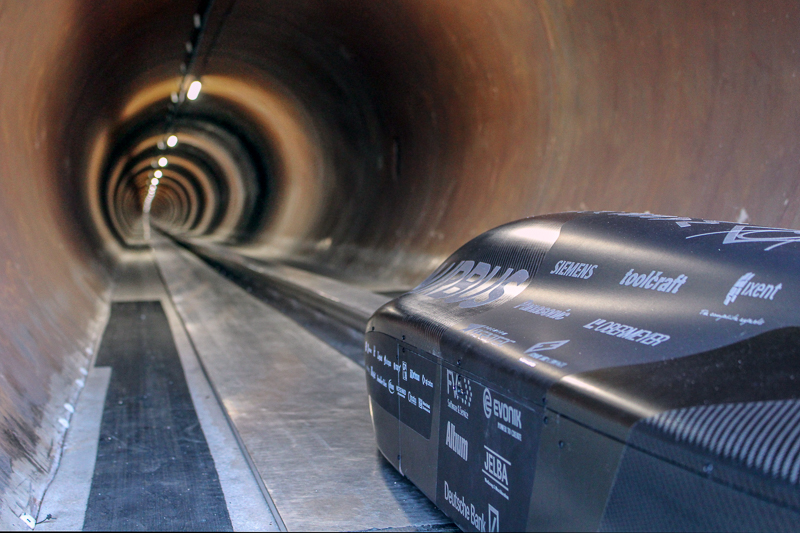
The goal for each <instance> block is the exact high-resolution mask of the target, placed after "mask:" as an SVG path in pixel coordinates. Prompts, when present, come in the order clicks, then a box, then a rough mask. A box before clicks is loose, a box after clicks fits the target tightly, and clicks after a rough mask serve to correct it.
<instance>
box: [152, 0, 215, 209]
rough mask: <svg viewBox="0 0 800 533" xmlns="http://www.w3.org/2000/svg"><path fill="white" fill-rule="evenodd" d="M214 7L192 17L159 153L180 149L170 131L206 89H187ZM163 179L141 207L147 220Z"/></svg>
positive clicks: (196, 83)
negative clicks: (185, 108) (188, 102)
mask: <svg viewBox="0 0 800 533" xmlns="http://www.w3.org/2000/svg"><path fill="white" fill-rule="evenodd" d="M213 5H214V0H201V2H200V3H199V5H198V9H197V12H196V13H195V14H194V15H193V16H192V26H193V27H192V32H191V34H190V36H189V40H187V41H186V43H185V44H184V49H185V52H184V58H183V61H182V62H181V65H180V67H179V70H180V74H181V81H180V85H179V86H178V90H177V91H176V92H173V93H172V94H171V95H170V102H171V104H170V106H169V107H168V109H167V116H166V118H165V120H164V123H165V127H164V129H165V132H166V133H168V134H169V135H168V136H167V138H166V140H161V141H158V148H159V149H160V150H165V149H166V148H175V147H176V146H177V145H178V136H177V135H176V134H175V133H170V131H171V130H172V128H173V125H174V123H175V119H176V118H177V116H178V112H179V110H180V106H181V104H182V103H183V102H184V101H185V100H187V99H188V100H192V101H193V100H197V97H198V96H200V91H201V90H202V87H203V85H202V82H201V81H200V80H198V79H194V80H191V82H190V83H189V84H188V87H187V82H189V80H190V79H191V78H192V74H191V72H192V70H193V67H194V64H195V62H196V60H197V54H198V50H199V48H200V44H201V41H202V38H203V35H204V33H205V26H206V24H205V23H206V21H207V19H208V14H209V13H210V11H211V8H212V7H213ZM157 164H158V166H159V167H161V168H166V166H167V165H168V164H169V160H168V159H167V158H166V157H165V156H162V157H160V158H159V159H158V162H157ZM153 166H154V167H155V166H156V164H155V163H154V164H153ZM163 175H164V173H163V172H162V171H161V170H156V171H155V172H153V174H152V176H153V178H152V179H151V180H150V187H149V189H148V191H147V196H145V199H144V203H143V206H142V212H143V213H144V214H145V215H146V216H149V214H150V208H151V205H152V203H153V199H154V198H155V195H156V192H157V191H158V183H159V180H160V179H161V177H162V176H163Z"/></svg>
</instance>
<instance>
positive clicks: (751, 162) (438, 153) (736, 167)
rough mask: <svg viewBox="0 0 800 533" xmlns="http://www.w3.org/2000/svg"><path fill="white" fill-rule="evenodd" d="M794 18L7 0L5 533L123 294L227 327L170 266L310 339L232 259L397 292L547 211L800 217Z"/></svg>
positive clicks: (319, 0) (534, 0) (412, 3)
mask: <svg viewBox="0 0 800 533" xmlns="http://www.w3.org/2000/svg"><path fill="white" fill-rule="evenodd" d="M799 22H800V4H798V3H796V2H788V1H786V2H784V1H776V2H769V3H755V2H744V1H735V2H717V1H702V2H668V3H667V2H653V1H633V0H631V1H620V2H606V1H598V2H591V3H581V2H568V1H565V2H557V1H544V0H542V1H539V0H480V1H478V0H461V1H458V2H454V1H448V0H385V1H384V0H382V1H374V0H296V1H295V0H293V1H270V2H264V1H258V0H200V1H198V0H173V1H164V0H155V1H154V0H150V1H143V0H129V1H126V2H102V3H98V2H83V1H79V0H51V1H49V2H14V1H10V0H7V1H2V2H0V80H2V85H1V86H0V126H1V129H0V180H2V195H0V206H2V207H1V208H0V260H2V269H0V294H2V302H3V304H2V305H0V384H1V385H0V413H1V414H2V420H1V421H0V428H1V429H2V433H1V434H0V493H2V498H1V499H2V502H3V504H4V505H3V506H2V509H0V524H2V527H3V528H4V529H5V528H9V529H23V528H26V527H27V526H28V525H30V524H29V523H28V521H27V520H28V519H32V520H34V522H37V521H43V520H45V517H44V516H43V515H42V513H40V508H41V506H42V500H43V498H45V497H46V494H47V491H48V489H49V487H51V485H52V484H53V479H54V477H55V476H56V474H57V472H58V470H59V465H60V464H61V459H62V454H63V447H64V439H65V438H66V436H68V433H69V431H71V430H70V429H68V428H70V427H71V426H73V427H74V425H75V423H77V421H75V422H73V411H74V406H75V405H76V402H77V400H78V399H79V398H80V397H81V395H82V394H84V393H83V391H84V389H85V387H86V384H87V383H88V381H87V380H88V379H89V378H91V376H92V372H93V371H94V370H93V369H94V367H95V366H98V365H96V364H95V359H96V358H97V357H100V358H102V357H103V355H102V354H100V356H98V350H100V351H101V352H102V344H101V338H102V337H103V331H104V330H106V331H108V330H107V323H109V316H110V315H112V316H113V311H112V309H114V305H116V303H115V302H118V301H119V300H120V298H118V297H117V296H115V295H118V294H120V293H121V292H125V291H128V293H131V294H133V296H131V297H130V298H129V299H130V300H137V299H138V300H153V299H158V298H154V297H147V296H146V295H145V296H142V295H138V296H137V294H136V291H137V290H139V289H136V288H135V287H136V285H135V284H136V279H135V278H136V276H137V275H139V274H140V273H141V272H140V270H141V269H140V270H137V268H139V267H141V268H145V267H144V266H142V265H147V264H156V265H157V270H158V271H159V272H160V276H161V277H160V278H158V279H157V282H158V283H159V284H162V285H163V286H166V287H167V290H166V292H165V294H168V295H170V297H171V298H173V300H175V302H176V309H178V314H179V315H181V320H182V322H183V323H184V325H185V326H186V327H187V330H188V331H189V336H190V337H191V341H192V342H193V343H195V344H196V346H195V350H197V351H200V352H202V350H203V348H202V346H200V344H202V341H200V340H198V338H199V337H198V338H195V332H200V333H197V335H200V334H201V333H202V332H203V331H205V330H204V328H205V326H204V323H203V322H202V320H201V317H203V316H206V315H208V316H214V313H215V312H212V311H211V310H210V308H209V310H208V313H206V311H202V312H201V311H197V312H196V313H194V315H191V313H189V311H185V309H184V308H182V307H181V305H188V304H186V302H188V301H189V299H191V298H200V299H202V298H203V294H205V293H204V292H203V291H202V290H201V289H200V288H197V287H195V288H193V287H192V286H191V282H192V280H195V278H193V277H192V276H193V274H192V275H190V274H189V273H188V270H182V269H184V268H188V267H180V266H176V265H172V266H166V264H167V263H169V261H170V260H168V259H166V258H168V257H172V256H175V257H177V255H175V254H183V255H181V257H184V256H187V254H189V255H191V256H192V257H195V258H200V259H198V260H197V265H201V266H202V267H203V268H207V269H210V270H215V271H217V272H219V273H220V274H215V275H218V276H219V277H220V279H224V280H225V282H226V283H230V284H231V285H232V286H234V285H235V286H237V287H240V288H241V289H242V290H245V291H248V292H251V293H253V294H257V293H263V294H262V295H261V296H262V297H265V298H272V299H273V300H272V303H273V304H274V305H276V306H278V307H280V306H279V303H280V302H278V300H280V301H281V302H283V304H281V305H283V306H284V308H287V309H288V308H292V309H295V311H294V312H296V313H297V312H300V313H301V314H302V313H306V315H304V316H312V315H313V316H312V318H309V319H308V320H309V321H312V322H313V321H314V320H317V318H314V316H317V315H319V314H320V313H321V311H320V310H319V309H318V308H315V307H314V305H313V304H312V305H311V308H313V310H312V311H297V305H295V303H293V302H296V301H303V296H302V295H298V294H299V293H295V294H289V296H286V295H285V293H283V294H284V296H275V294H273V293H272V292H270V291H272V289H269V288H263V287H262V288H259V287H258V286H257V285H258V283H256V282H254V281H252V280H249V279H248V278H247V277H246V275H245V273H244V272H243V269H244V267H242V265H244V264H256V263H257V264H268V265H272V267H271V268H277V269H281V268H285V269H287V270H286V272H291V275H292V276H296V277H300V278H302V276H303V275H305V273H308V275H313V276H316V277H315V278H314V279H322V280H333V281H334V282H336V283H338V284H339V285H337V286H342V287H348V288H352V289H353V290H354V291H359V292H358V294H363V293H365V294H368V295H371V297H378V298H383V299H384V300H388V299H391V298H392V297H394V296H396V295H399V294H402V293H404V292H406V291H408V290H410V289H412V288H413V287H414V286H415V285H417V284H418V283H419V282H421V281H422V280H423V279H425V278H426V277H427V276H428V275H429V274H430V273H431V272H433V271H434V269H435V268H436V267H437V266H438V265H440V264H441V263H442V261H443V260H444V259H445V258H446V257H447V256H449V255H450V254H451V253H453V251H454V250H456V249H457V248H459V247H460V246H461V245H463V244H464V243H465V242H467V241H469V240H470V239H472V238H474V237H476V236H478V235H480V234H481V233H483V232H485V231H487V230H489V229H491V228H494V227H496V226H499V225H501V224H504V223H508V222H511V221H514V220H518V219H522V218H525V217H531V216H535V215H542V214H549V213H559V212H574V211H581V212H584V211H614V212H618V211H619V212H622V211H626V212H635V213H657V214H664V215H677V216H685V217H697V218H704V219H713V220H730V221H736V222H740V223H752V224H758V225H762V226H768V227H772V226H775V227H783V228H800V210H799V209H798V207H800V203H798V202H800V197H798V196H796V193H797V186H798V179H797V173H798V171H800V144H798V140H797V139H796V138H795V137H794V135H795V134H797V133H798V132H800V111H799V110H800V76H798V73H799V72H800V53H799V52H798V51H799V50H800V33H798V32H797V27H798V23H799ZM154 243H161V244H159V245H158V247H159V250H160V251H157V252H154V251H153V250H154V248H153V247H154V246H156V245H155V244H154ZM153 254H156V255H153ZM159 254H162V255H159ZM170 254H172V255H170ZM154 257H155V258H156V259H153V258H154ZM187 257H188V256H187ZM148 261H149V262H150V263H148ZM187 261H189V259H187ZM187 264H188V263H187ZM192 264H193V265H194V264H195V263H192ZM136 265H139V267H136ZM237 265H238V266H237ZM201 266H196V268H201ZM193 268H194V267H193ZM154 272H155V270H154ZM182 272H185V274H182ZM154 279H155V278H154ZM198 279H199V278H198ZM298 279H299V278H298ZM303 279H305V278H303ZM195 281H196V280H195ZM197 283H199V281H198V282H197ZM220 283H221V282H220ZM173 285H174V286H173ZM160 286H161V285H160ZM178 286H180V287H178ZM131 287H134V288H131ZM176 287H177V288H176ZM160 290H162V291H163V290H164V289H160ZM237 290H239V289H237ZM326 290H327V289H326ZM120 291H121V292H120ZM320 291H323V289H319V291H317V292H320ZM273 292H274V291H273ZM279 292H280V291H279ZM323 292H324V291H323ZM264 294H266V296H264ZM270 294H272V296H270ZM129 296H130V294H129ZM209 298H210V297H209ZM334 300H335V298H334ZM208 301H209V302H210V301H211V300H208ZM179 302H184V303H183V304H180V303H179ZM276 302H278V303H276ZM208 305H209V306H210V305H211V303H208ZM331 305H333V304H331ZM334 307H335V306H334ZM182 309H184V310H182ZM226 309H227V308H226ZM241 309H245V307H241ZM336 309H338V310H335V311H334V312H333V314H334V315H338V316H339V318H340V319H341V318H342V317H345V319H344V321H345V322H346V324H345V327H344V329H343V330H342V331H344V333H340V334H337V335H339V336H340V337H342V338H345V337H347V336H348V335H350V337H352V335H351V333H352V331H351V330H354V329H357V324H358V321H357V320H349V319H348V318H347V316H349V315H347V313H346V312H344V311H342V310H341V309H340V308H336ZM217 311H218V313H217V315H216V316H222V315H221V314H220V313H222V311H219V310H217ZM242 312H244V311H242ZM287 312H288V311H287ZM137 313H138V311H137ZM225 313H229V311H225ZM230 313H233V314H230ZM230 313H229V315H225V316H229V318H230V317H232V316H235V313H234V312H233V311H230ZM190 315H191V316H190ZM137 316H138V315H137ZM142 316H144V311H142ZM176 316H177V315H176ZM192 316H193V317H194V319H192V318H191V317H192ZM192 320H196V321H197V323H193V322H192ZM348 320H349V322H348ZM340 321H341V320H340ZM172 324H173V329H174V324H175V322H172ZM109 327H110V326H109ZM193 328H196V329H193ZM348 328H349V329H348ZM323 329H324V328H323ZM209 331H210V329H209ZM361 333H363V329H362V331H361ZM350 337H347V338H348V339H350V340H349V341H347V342H351V343H354V344H355V345H358V343H359V342H360V343H361V348H360V349H361V350H363V339H362V340H358V339H356V340H355V341H353V340H352V339H351V338H350ZM337 338H338V337H337ZM331 342H333V341H331ZM342 342H344V341H342ZM334 344H335V343H334ZM342 350H344V351H347V350H346V349H342ZM233 351H235V350H233ZM340 351H341V350H340ZM231 357H232V356H231ZM201 359H202V357H201ZM343 359H344V358H343ZM226 361H227V362H225V363H224V364H223V363H220V364H221V365H223V366H224V365H228V366H233V367H235V366H236V365H237V364H238V363H237V361H236V360H235V359H230V360H226ZM348 364H349V363H348ZM362 364H363V363H362ZM93 365H94V366H93ZM184 366H185V364H184ZM201 366H204V372H205V373H206V374H207V375H208V379H209V380H210V382H211V384H212V388H215V390H216V394H217V396H218V397H219V396H220V394H222V396H224V393H221V392H220V390H221V388H224V387H222V385H220V383H219V382H218V381H216V380H215V376H214V368H215V367H214V365H213V364H210V363H208V362H205V363H203V364H201ZM242 368H244V367H242ZM187 371H188V370H187ZM360 371H361V372H362V374H363V370H360ZM330 372H331V375H336V371H335V370H331V371H330ZM237 379H238V378H237ZM358 385H359V386H360V387H361V389H364V387H363V381H361V382H359V383H358ZM362 392H363V394H366V392H365V390H363V391H362ZM362 400H363V398H361V400H359V401H362ZM120 401H121V400H120ZM220 401H221V403H222V404H223V405H224V409H226V410H227V412H228V414H227V415H225V416H226V417H227V419H228V420H229V421H230V420H231V419H235V417H236V416H239V415H235V414H232V413H234V412H236V413H239V410H243V409H247V406H248V405H251V404H249V403H248V402H247V401H245V400H241V403H236V402H238V401H239V399H236V400H230V401H227V400H225V398H222V399H221V400H220ZM354 401H355V400H354ZM231 402H232V403H231ZM362 403H363V402H362ZM364 405H366V404H365V403H364ZM240 414H241V413H240ZM251 414H252V413H251ZM237 424H238V423H236V422H235V420H234V424H233V425H234V426H237ZM240 429H241V428H240ZM237 438H238V437H237ZM239 446H240V447H243V448H245V449H248V448H252V445H248V444H247V443H245V444H244V445H243V444H242V442H241V439H240V440H239ZM365 446H366V447H367V448H369V449H370V450H374V449H375V445H374V441H369V442H366V443H365ZM251 451H252V450H251ZM375 454H377V452H375ZM370 457H372V456H370ZM98 460H99V459H98ZM372 460H373V462H374V461H375V458H374V457H372ZM251 468H253V467H252V465H251ZM287 468H288V466H287ZM256 470H257V469H256ZM386 475H387V476H388V474H386ZM387 480H388V481H387ZM396 482H397V481H396V480H395V478H387V477H384V478H380V479H376V480H375V481H374V483H378V484H384V485H385V484H389V483H396ZM258 483H260V484H261V485H265V484H266V486H265V487H262V491H263V492H264V493H265V494H272V495H273V496H274V497H275V498H276V502H277V501H279V500H280V495H278V496H275V490H274V488H273V487H271V486H270V485H269V483H268V482H267V481H264V482H261V481H258ZM258 483H257V484H258ZM309 490H310V489H309ZM321 497H322V496H320V498H321ZM415 497H416V496H415ZM331 498H333V496H330V498H329V500H330V502H333V503H330V502H329V504H330V505H331V506H334V507H336V508H339V507H341V506H345V507H347V506H348V505H349V504H348V503H342V502H339V503H336V502H337V501H338V500H336V499H335V498H333V499H331ZM396 498H397V499H398V500H397V501H399V502H400V503H397V505H398V506H399V508H402V509H401V511H402V512H401V515H402V516H406V517H408V520H409V521H410V522H409V523H400V522H397V523H395V522H392V523H386V524H384V523H383V522H381V521H380V520H379V519H377V518H375V519H374V523H370V522H369V520H368V519H364V520H365V521H362V522H358V524H355V523H348V522H342V523H338V522H337V523H335V524H333V525H331V524H328V527H342V528H345V529H347V528H363V529H369V528H370V527H390V526H391V527H401V526H403V527H405V526H409V525H412V526H413V525H419V524H420V523H428V524H434V525H435V524H438V523H440V522H437V520H440V516H439V515H437V514H435V513H436V512H437V511H435V509H433V507H431V509H432V510H427V509H428V507H425V505H428V506H430V504H429V503H419V502H417V500H414V498H412V497H411V496H409V497H408V498H407V499H402V498H401V497H399V496H396ZM418 499H419V500H420V501H423V500H424V497H421V496H419V497H418ZM412 500H413V501H412ZM325 502H328V500H324V501H323V502H322V503H320V505H322V506H323V507H324V505H328V504H326V503H325ZM409 502H410V503H409ZM414 502H417V503H418V504H419V505H420V506H422V507H425V509H426V511H425V512H426V513H431V514H427V515H424V517H423V518H419V516H422V515H417V514H414V513H416V512H417V511H415V510H414V509H412V507H413V505H416V504H417V503H414ZM278 507H279V509H278V512H279V513H280V514H283V513H282V512H280V505H278ZM409 509H411V510H409ZM273 512H274V509H273ZM287 513H288V514H287V515H286V516H287V517H288V518H286V527H288V528H289V529H291V528H292V526H291V524H290V523H289V521H290V520H291V519H292V518H291V517H292V516H294V515H291V513H289V512H288V511H287ZM290 515H291V516H290ZM87 516H88V515H87ZM298 516H300V515H298ZM21 517H27V518H24V519H21ZM31 517H32V518H31ZM298 520H299V519H298ZM414 520H422V522H417V523H414ZM425 520H428V522H425ZM301 522H302V521H301ZM301 522H297V523H298V524H299V523H301ZM52 523H53V524H55V525H56V527H58V526H61V527H65V526H66V522H63V521H62V522H61V523H60V524H59V522H57V521H54V522H52ZM441 523H442V524H447V523H449V522H447V521H443V522H441ZM323 524H325V523H323ZM251 525H252V524H251ZM451 526H452V524H451ZM37 527H40V526H37ZM98 527H100V526H98ZM297 527H299V526H297ZM442 527H445V526H442Z"/></svg>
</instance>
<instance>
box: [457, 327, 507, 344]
mask: <svg viewBox="0 0 800 533" xmlns="http://www.w3.org/2000/svg"><path fill="white" fill-rule="evenodd" d="M461 331H463V332H464V333H466V334H467V335H469V336H470V337H473V338H475V339H478V340H479V341H481V342H485V343H487V344H491V345H492V346H498V347H500V346H502V345H504V344H509V343H510V344H515V342H516V341H513V340H511V339H510V338H508V337H506V335H508V332H507V331H503V330H500V329H497V328H493V327H491V326H487V325H484V324H470V325H469V327H467V328H465V329H462V330H461Z"/></svg>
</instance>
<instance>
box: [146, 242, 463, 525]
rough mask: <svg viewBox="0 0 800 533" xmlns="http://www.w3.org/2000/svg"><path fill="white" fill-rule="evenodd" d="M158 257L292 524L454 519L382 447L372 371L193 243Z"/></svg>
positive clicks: (162, 248) (163, 249) (160, 251)
mask: <svg viewBox="0 0 800 533" xmlns="http://www.w3.org/2000/svg"><path fill="white" fill-rule="evenodd" d="M156 257H157V260H158V265H159V268H160V269H161V272H162V275H163V277H164V280H165V282H166V284H167V286H168V289H169V292H170V293H171V296H172V300H173V303H174V304H175V307H176V309H177V310H178V313H179V314H180V315H181V316H182V318H183V320H184V322H185V325H186V329H187V331H188V332H189V335H190V336H191V338H192V341H193V343H194V345H195V348H196V351H197V353H198V355H199V356H200V358H201V360H202V362H203V364H204V366H205V368H206V371H207V373H208V375H209V377H210V380H211V382H212V383H213V386H214V387H215V389H216V392H217V394H218V395H219V397H220V400H221V402H222V403H223V405H224V407H225V409H226V410H227V412H228V415H229V416H230V418H231V420H232V423H233V425H234V426H235V428H236V430H237V431H238V433H239V435H240V437H241V439H242V441H243V443H244V445H245V447H246V449H247V451H248V452H249V454H250V456H251V458H252V461H253V463H254V465H255V467H256V469H257V470H258V473H259V474H260V475H261V478H262V479H263V481H264V484H265V485H266V487H267V489H268V490H269V494H270V495H271V497H272V499H273V501H274V503H275V505H276V507H277V510H278V512H279V514H280V517H281V518H282V520H283V522H284V524H285V526H286V528H287V529H288V530H290V531H292V530H298V531H301V530H365V529H392V528H409V527H411V528H419V529H427V528H430V527H433V528H435V529H438V527H441V526H446V525H447V524H451V523H450V521H449V520H448V519H447V518H446V517H445V516H444V515H443V514H441V512H440V511H439V510H438V509H436V507H435V506H434V505H433V504H432V503H431V502H430V501H429V500H428V499H427V498H426V497H425V496H424V495H423V494H422V493H421V492H419V491H418V490H417V489H416V488H415V487H414V486H413V485H412V484H411V483H409V482H408V481H407V480H406V479H405V478H404V477H403V476H401V475H400V474H399V473H398V472H397V471H395V470H394V468H393V467H392V466H391V465H389V464H388V462H386V461H385V460H384V459H383V457H382V456H381V455H380V453H379V452H378V450H377V446H376V444H375V437H374V433H373V429H372V424H371V421H370V416H369V411H368V403H367V392H366V385H365V377H364V370H363V369H362V368H360V367H359V366H358V365H357V364H355V363H354V362H353V361H351V360H350V359H348V358H346V357H344V356H343V355H342V354H340V353H339V352H337V351H336V350H334V349H333V348H331V347H330V346H328V345H327V344H325V343H323V342H321V341H320V340H319V339H318V338H317V337H315V336H314V335H312V334H310V333H309V332H307V331H306V330H304V329H303V328H301V327H300V326H298V325H297V324H296V323H294V322H293V321H291V320H290V319H288V318H286V317H285V316H284V315H282V314H281V313H279V312H278V311H276V310H275V309H273V308H271V307H269V306H268V305H266V304H264V303H262V302H261V301H259V300H257V299H255V298H253V297H252V296H250V295H249V294H248V293H247V292H246V291H244V290H242V289H241V288H239V287H237V286H236V285H234V284H233V283H231V282H230V281H229V280H226V279H225V278H223V277H222V276H220V275H219V274H217V273H216V272H214V271H213V270H212V269H211V268H210V267H208V266H207V265H206V264H204V263H203V262H201V261H200V260H199V259H197V258H196V257H195V256H193V255H191V254H190V253H189V252H187V251H185V250H182V249H179V248H177V247H176V246H175V245H173V244H171V243H169V242H167V241H165V240H163V239H160V240H159V241H158V244H157V246H156ZM437 526H438V527H437Z"/></svg>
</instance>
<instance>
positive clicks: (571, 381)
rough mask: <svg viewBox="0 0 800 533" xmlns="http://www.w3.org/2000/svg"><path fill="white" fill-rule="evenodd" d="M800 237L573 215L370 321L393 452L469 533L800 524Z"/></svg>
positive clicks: (374, 402)
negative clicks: (799, 398) (479, 532)
mask: <svg viewBox="0 0 800 533" xmlns="http://www.w3.org/2000/svg"><path fill="white" fill-rule="evenodd" d="M799 273H800V231H795V230H786V229H777V228H766V227H757V226H750V225H746V224H735V223H728V222H718V221H713V220H698V219H690V218H682V217H672V216H658V215H652V214H648V213H607V212H603V213H566V214H559V215H551V216H544V217H536V218H531V219H526V220H522V221H519V222H514V223H512V224H507V225H505V226H501V227H499V228H496V229H494V230H491V231H489V232H487V233H484V234H483V235H481V236H479V237H477V238H476V239H474V240H472V241H470V242H469V243H467V244H466V245H465V246H463V247H462V248H461V249H459V250H458V251H457V252H456V253H454V254H453V255H452V256H451V257H450V258H449V259H447V261H445V262H444V264H442V265H441V266H440V267H439V268H438V269H437V270H436V271H435V272H434V273H433V274H432V275H431V276H430V277H429V278H428V279H426V280H425V281H424V282H422V283H421V284H420V285H419V286H418V287H416V288H415V289H414V290H412V291H411V292H409V293H407V294H405V295H403V296H400V297H399V298H397V299H395V300H393V301H392V302H390V303H388V304H386V305H385V306H384V307H382V308H381V309H379V310H378V311H377V312H376V313H375V314H374V315H373V317H372V318H371V320H370V322H369V324H368V326H367V333H366V343H365V350H366V354H365V358H366V372H367V384H368V390H369V396H370V411H371V413H372V418H373V423H374V427H375V433H376V438H377V442H378V447H379V448H380V450H381V452H382V453H383V455H384V456H385V457H386V458H387V459H388V460H389V461H390V462H391V463H392V465H394V466H395V467H396V468H397V469H398V470H400V471H401V472H402V473H403V474H404V475H405V476H407V477H408V478H409V479H410V480H411V481H412V482H414V483H415V484H416V485H417V486H418V487H419V488H420V489H421V490H422V491H423V492H424V493H425V494H426V495H427V496H428V497H429V498H430V499H431V500H432V501H434V502H435V503H436V505H437V506H439V508H441V509H442V510H443V511H444V512H445V513H446V514H447V515H448V516H449V517H451V518H452V519H453V520H454V521H455V523H456V524H457V525H458V526H459V527H461V528H462V529H465V530H472V531H502V530H523V529H527V530H552V529H558V530H598V529H600V530H654V529H655V530H665V529H667V530H748V531H752V530H795V529H797V527H798V524H800V489H799V487H798V483H799V482H800V402H798V397H799V396H800V329H799V328H798V326H800V308H798V305H797V303H798V294H800V292H798V290H799V289H800V276H798V274H799Z"/></svg>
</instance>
